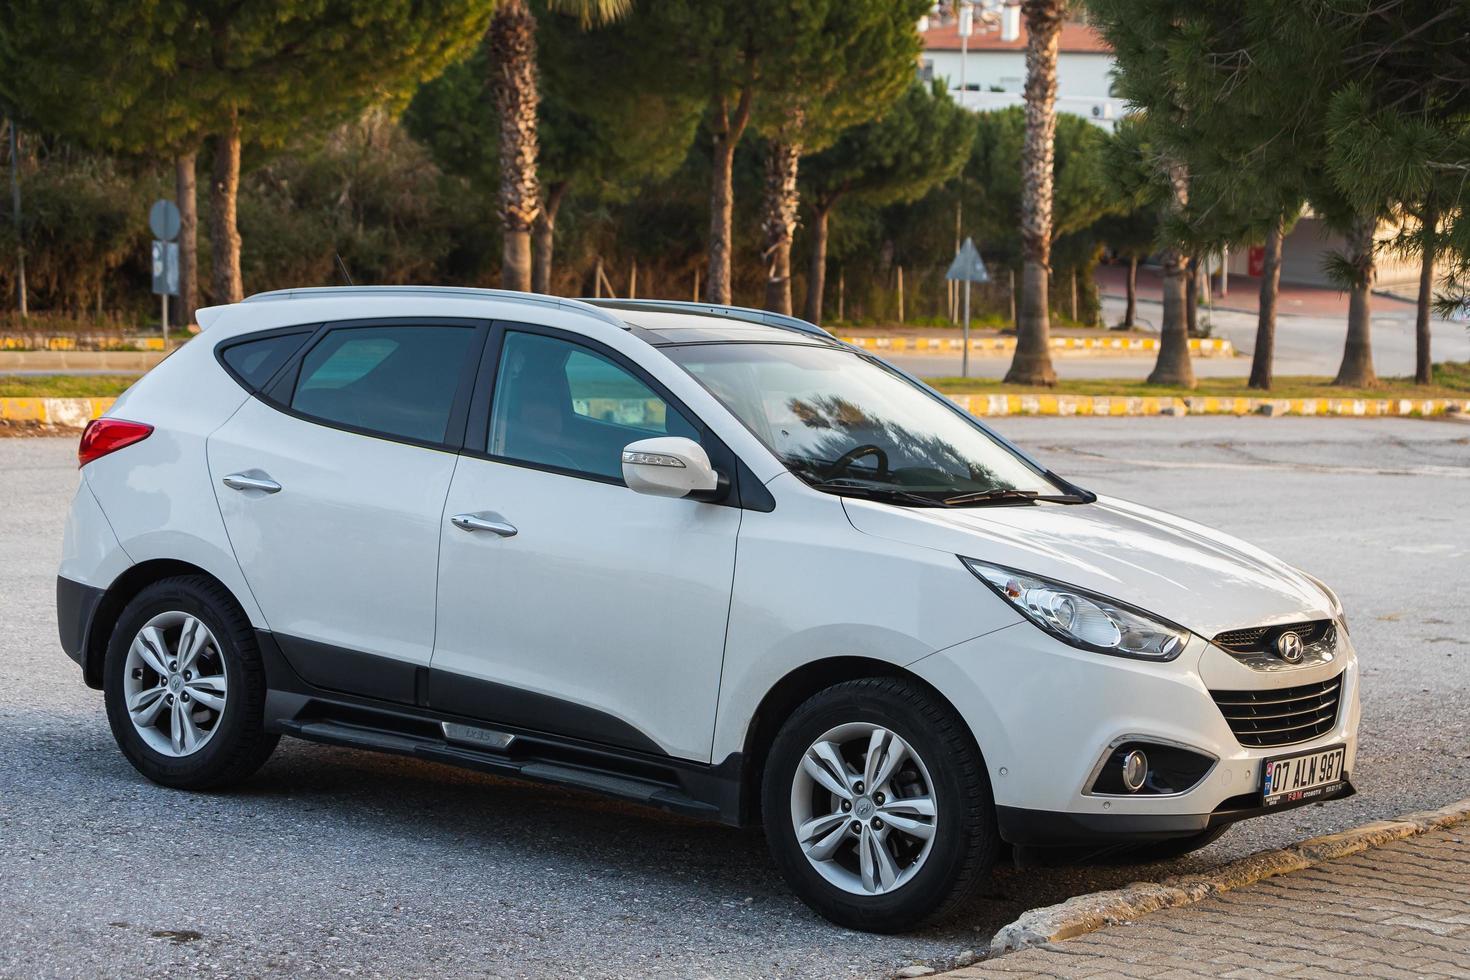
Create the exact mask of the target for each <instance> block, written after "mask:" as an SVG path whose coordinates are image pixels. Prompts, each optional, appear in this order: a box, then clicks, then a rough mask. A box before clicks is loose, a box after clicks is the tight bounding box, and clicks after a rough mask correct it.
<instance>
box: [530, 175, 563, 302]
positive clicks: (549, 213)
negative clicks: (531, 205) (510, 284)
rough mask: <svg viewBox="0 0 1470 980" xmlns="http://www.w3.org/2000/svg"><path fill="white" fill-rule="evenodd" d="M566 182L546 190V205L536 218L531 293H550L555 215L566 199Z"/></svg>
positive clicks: (532, 252) (555, 184)
mask: <svg viewBox="0 0 1470 980" xmlns="http://www.w3.org/2000/svg"><path fill="white" fill-rule="evenodd" d="M566 193H567V182H566V181H564V180H559V181H557V182H556V183H554V184H552V185H551V186H549V187H548V188H547V189H546V203H545V204H544V205H542V207H541V213H540V214H538V215H537V216H536V236H535V241H534V242H533V243H532V244H533V245H534V247H533V248H532V249H531V291H532V292H536V293H550V292H551V259H552V255H553V253H554V252H555V249H556V213H557V212H558V211H560V210H561V202H562V199H563V198H565V197H566Z"/></svg>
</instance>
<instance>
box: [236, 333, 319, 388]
mask: <svg viewBox="0 0 1470 980" xmlns="http://www.w3.org/2000/svg"><path fill="white" fill-rule="evenodd" d="M308 336H310V334H308V333H305V332H303V333H290V334H281V335H279V336H276V337H264V338H262V339H260V340H250V341H246V342H245V343H243V344H233V345H231V346H230V347H227V348H225V350H224V353H223V354H222V355H221V356H222V357H223V358H224V359H225V364H227V365H228V366H229V368H230V370H231V371H234V372H235V375H236V376H237V377H238V378H239V379H240V380H241V381H242V382H244V384H245V387H247V388H249V389H250V390H251V391H259V390H260V389H261V388H262V387H263V386H264V385H265V383H266V382H267V381H269V380H270V379H271V377H272V376H273V375H274V374H275V373H276V372H277V371H279V370H280V369H281V365H282V364H285V363H286V362H287V361H289V360H290V359H291V355H292V354H295V353H296V351H297V349H299V348H300V347H301V345H302V343H304V342H305V341H306V338H307V337H308Z"/></svg>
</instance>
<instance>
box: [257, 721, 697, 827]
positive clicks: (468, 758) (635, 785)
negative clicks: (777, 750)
mask: <svg viewBox="0 0 1470 980" xmlns="http://www.w3.org/2000/svg"><path fill="white" fill-rule="evenodd" d="M279 725H280V728H281V731H282V733H283V734H286V735H294V736H295V737H297V738H303V739H306V740H307V741H311V742H321V743H323V744H326V745H340V746H343V747H346V748H354V749H367V750H369V751H374V752H389V753H392V754H394V755H407V756H413V757H415V758H420V759H427V760H429V761H432V762H442V763H446V764H448V765H451V766H460V767H462V768H466V769H477V770H480V771H481V772H488V773H492V774H494V775H498V776H510V777H513V778H518V779H527V780H531V781H533V782H540V783H550V784H552V785H556V786H568V787H571V788H574V789H581V790H588V791H590V792H593V793H600V794H602V795H604V796H610V797H614V798H616V799H620V800H628V801H630V802H633V803H641V804H644V805H645V806H653V807H658V808H659V809H662V810H669V811H671V812H673V813H679V814H683V815H684V816H687V817H695V818H697V819H701V820H718V819H719V818H720V810H719V807H717V806H714V805H713V804H710V803H705V802H702V801H700V800H696V799H693V798H691V797H689V796H688V795H686V794H685V793H684V792H683V791H682V790H681V789H680V788H679V787H678V786H676V785H673V784H670V783H664V782H659V781H657V780H652V779H644V778H641V777H639V776H635V775H629V774H626V773H620V772H613V771H609V770H605V769H595V768H590V767H584V766H577V765H570V764H567V763H564V762H560V761H555V760H548V759H540V758H536V757H535V756H515V757H513V756H510V755H507V754H506V753H505V752H503V751H494V750H493V749H482V748H480V747H479V746H478V745H468V744H465V742H466V741H468V739H465V738H464V733H461V732H454V734H458V735H459V736H460V738H459V739H458V740H456V741H449V740H448V739H440V738H431V737H427V736H422V735H409V734H403V733H401V732H394V731H388V730H385V729H380V728H373V727H369V726H366V725H356V724H349V723H346V722H339V721H332V720H330V719H312V720H305V721H301V720H290V721H282V722H280V723H279ZM452 727H453V728H461V727H467V726H452ZM487 731H488V730H487ZM515 744H516V745H517V747H519V746H521V745H523V744H526V742H525V740H522V739H516V740H515Z"/></svg>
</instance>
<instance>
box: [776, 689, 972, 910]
mask: <svg viewBox="0 0 1470 980" xmlns="http://www.w3.org/2000/svg"><path fill="white" fill-rule="evenodd" d="M761 800H762V810H763V813H764V820H765V827H766V836H767V839H768V840H769V842H770V846H771V850H772V853H773V855H774V856H775V859H776V863H777V865H778V866H779V867H780V868H781V871H782V873H783V874H784V875H785V877H786V880H787V881H788V882H789V883H790V885H791V887H792V889H793V890H794V891H795V892H796V893H797V894H798V895H800V896H801V898H802V899H803V900H805V901H806V902H807V904H809V905H811V906H812V908H814V909H816V910H817V911H818V912H820V913H821V914H822V915H824V916H826V917H827V918H828V919H831V920H832V921H833V922H836V923H838V924H839V925H843V926H847V927H850V928H855V929H866V930H871V931H875V932H898V931H901V930H905V929H911V928H913V927H914V926H916V925H918V924H920V923H922V922H924V921H925V920H928V919H931V918H935V917H939V916H942V915H944V914H946V913H947V912H949V911H950V910H952V909H953V908H954V907H955V906H957V905H958V904H959V903H961V902H962V901H964V900H965V899H966V898H968V897H969V896H970V895H971V894H972V893H973V890H974V888H975V887H976V886H977V885H978V884H979V882H980V880H981V878H982V876H983V874H984V872H985V871H986V870H987V869H988V868H989V867H990V865H991V864H993V863H994V861H995V856H996V853H997V851H998V849H999V845H1000V841H999V837H998V836H997V834H996V829H995V813H994V806H993V803H992V801H991V795H990V786H989V781H988V779H987V777H986V774H985V769H984V765H983V763H982V761H981V759H980V753H979V750H978V748H977V747H976V746H975V743H974V739H973V738H972V737H971V735H970V732H969V729H968V728H967V727H966V726H965V725H964V722H963V721H962V720H961V719H960V718H959V717H958V716H957V715H956V714H955V712H954V711H953V709H951V708H950V707H949V706H948V705H947V704H944V703H943V702H942V701H940V700H939V699H938V698H937V697H935V695H934V694H933V693H932V692H930V691H928V690H927V689H925V688H922V687H921V686H919V685H918V684H915V683H913V682H912V681H907V680H902V679H898V678H866V679H863V680H856V681H848V682H845V683H842V684H838V685H835V686H833V687H830V688H827V689H826V690H825V691H822V692H820V693H818V694H816V695H814V696H813V697H812V698H811V699H810V700H808V701H807V702H806V703H805V704H803V705H801V707H799V708H797V709H796V711H795V712H793V714H792V715H791V717H790V718H789V719H788V720H787V722H786V724H785V725H783V726H782V728H781V731H780V733H779V734H778V735H777V736H776V740H775V742H774V743H773V744H772V746H771V751H770V754H769V755H768V757H767V762H766V771H765V776H764V779H763V786H762V796H761Z"/></svg>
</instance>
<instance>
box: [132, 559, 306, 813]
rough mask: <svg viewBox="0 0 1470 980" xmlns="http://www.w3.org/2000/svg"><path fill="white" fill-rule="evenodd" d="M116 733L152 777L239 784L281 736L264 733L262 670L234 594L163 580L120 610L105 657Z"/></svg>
mask: <svg viewBox="0 0 1470 980" xmlns="http://www.w3.org/2000/svg"><path fill="white" fill-rule="evenodd" d="M103 694H104V699H105V701H106V704H107V720H108V722H109V724H110V725H111V727H112V734H113V738H115V739H116V740H117V744H118V747H119V748H121V749H122V751H123V754H124V755H125V756H127V757H128V761H129V762H131V763H132V764H133V766H134V767H135V768H136V769H137V770H138V771H139V772H141V773H142V774H143V775H145V776H147V777H148V778H149V779H151V780H153V781H154V782H156V783H161V784H163V785H165V786H173V787H176V788H179V789H208V788H215V787H221V786H226V785H228V784H230V783H234V782H238V781H239V780H241V779H244V778H245V777H246V776H249V775H250V774H251V773H253V772H254V771H255V770H256V769H258V768H260V766H261V764H262V763H264V762H265V760H266V758H267V757H269V756H270V754H271V752H272V751H273V750H274V749H275V747H276V743H277V742H278V741H279V736H276V735H268V734H266V732H265V725H264V708H265V671H264V669H263V668H262V666H261V661H260V651H259V648H258V647H257V646H256V643H255V634H254V632H253V631H252V630H251V628H250V623H249V621H248V620H247V619H246V618H245V614H244V613H243V612H241V611H240V608H239V606H238V605H236V604H235V601H234V598H233V597H232V596H231V595H230V594H229V592H228V591H226V590H225V589H224V587H223V586H221V585H219V583H217V582H215V581H213V580H212V579H208V578H205V577H204V576H202V575H190V576H181V577H178V578H171V579H165V580H163V581H161V582H156V583H154V584H153V585H150V586H148V587H147V588H145V589H144V590H143V591H142V592H140V593H138V595H137V596H135V597H134V598H133V600H132V601H131V602H129V603H128V605H127V607H126V608H124V609H123V612H122V615H121V616H119V617H118V621H117V625H116V626H115V627H114V629H113V633H112V638H111V640H110V642H109V643H108V647H107V658H106V660H105V662H104V664H103Z"/></svg>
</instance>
